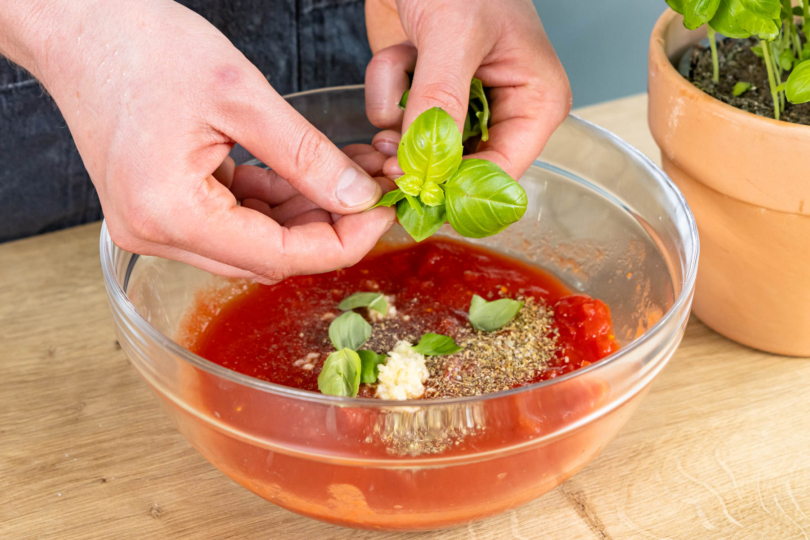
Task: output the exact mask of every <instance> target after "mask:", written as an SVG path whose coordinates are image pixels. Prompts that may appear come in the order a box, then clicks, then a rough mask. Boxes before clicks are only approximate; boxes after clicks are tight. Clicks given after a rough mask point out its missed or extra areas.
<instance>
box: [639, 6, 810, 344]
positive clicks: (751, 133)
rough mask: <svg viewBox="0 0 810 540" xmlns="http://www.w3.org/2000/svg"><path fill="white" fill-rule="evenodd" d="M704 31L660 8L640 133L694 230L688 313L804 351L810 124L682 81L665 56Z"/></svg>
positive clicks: (729, 331) (809, 333)
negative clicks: (653, 146)
mask: <svg viewBox="0 0 810 540" xmlns="http://www.w3.org/2000/svg"><path fill="white" fill-rule="evenodd" d="M704 37H706V30H705V27H704V28H703V29H702V32H701V31H700V30H697V31H689V30H686V29H685V28H684V27H683V18H682V17H681V16H680V15H678V14H676V13H675V12H674V11H672V10H667V11H666V12H665V13H664V14H663V15H662V16H661V18H660V19H659V20H658V23H657V24H656V25H655V29H654V30H653V33H652V39H651V41H650V59H649V81H648V82H649V94H650V100H649V122H650V130H651V131H652V134H653V137H654V138H655V141H656V143H658V146H659V147H660V148H661V160H662V162H663V166H664V170H665V171H666V172H667V174H669V176H670V177H671V178H672V180H673V181H674V182H675V183H676V184H677V185H678V187H679V188H680V189H681V191H682V192H683V193H684V195H685V196H686V200H687V201H688V202H689V205H690V206H691V208H692V212H693V213H694V215H695V218H696V220H697V225H698V231H699V233H700V265H699V270H698V277H697V288H696V290H695V301H694V304H693V306H692V309H693V311H694V313H695V314H696V315H697V316H698V317H699V318H700V319H701V320H702V321H703V322H704V323H706V324H707V325H708V326H710V327H711V328H713V329H714V330H716V331H717V332H719V333H721V334H723V335H724V336H726V337H729V338H731V339H733V340H735V341H738V342H740V343H742V344H744V345H748V346H750V347H754V348H757V349H762V350H765V351H770V352H774V353H779V354H787V355H796V356H810V126H801V125H796V124H789V123H787V122H779V121H776V120H773V119H770V118H763V117H760V116H756V115H754V114H751V113H748V112H744V111H741V110H739V109H736V108H734V107H731V106H730V105H726V104H725V103H723V102H721V101H719V100H717V99H714V98H712V97H710V96H709V95H707V94H705V93H703V92H701V91H700V90H698V89H697V88H695V87H694V86H693V85H692V84H690V83H689V82H688V81H687V80H686V79H684V78H683V77H682V76H681V75H680V74H679V73H678V71H677V70H676V69H675V68H674V67H673V62H677V61H678V60H679V58H680V56H681V55H682V53H683V52H684V51H685V50H686V48H687V47H688V46H689V45H692V44H694V43H697V42H698V41H700V40H701V39H703V38H704ZM721 74H722V73H721Z"/></svg>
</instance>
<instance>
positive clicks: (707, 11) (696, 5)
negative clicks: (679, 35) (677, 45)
mask: <svg viewBox="0 0 810 540" xmlns="http://www.w3.org/2000/svg"><path fill="white" fill-rule="evenodd" d="M718 7H720V0H686V1H685V2H684V10H683V25H684V26H685V27H686V28H688V29H689V30H695V29H697V28H700V27H701V26H703V25H704V24H706V23H707V22H709V21H710V20H711V19H712V17H714V14H715V13H717V8H718Z"/></svg>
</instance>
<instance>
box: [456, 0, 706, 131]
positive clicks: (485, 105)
mask: <svg viewBox="0 0 810 540" xmlns="http://www.w3.org/2000/svg"><path fill="white" fill-rule="evenodd" d="M718 1H719V0H718ZM479 103H480V107H479ZM470 108H471V109H473V112H474V114H475V118H476V119H477V121H478V122H477V125H476V126H474V127H473V131H477V132H478V133H480V134H481V140H482V141H487V140H489V130H488V126H489V101H487V95H486V93H485V92H484V83H482V82H481V81H480V80H479V79H476V78H473V80H472V83H471V84H470ZM467 116H468V117H469V113H468V114H467ZM478 133H476V135H477V134H478Z"/></svg>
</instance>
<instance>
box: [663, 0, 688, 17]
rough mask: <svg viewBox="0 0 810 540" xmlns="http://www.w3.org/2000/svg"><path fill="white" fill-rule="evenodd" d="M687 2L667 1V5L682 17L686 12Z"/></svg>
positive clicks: (678, 0)
mask: <svg viewBox="0 0 810 540" xmlns="http://www.w3.org/2000/svg"><path fill="white" fill-rule="evenodd" d="M687 1H688V0H667V5H668V6H669V7H671V8H672V10H673V11H675V12H676V13H680V14H681V15H683V13H684V11H686V2H687Z"/></svg>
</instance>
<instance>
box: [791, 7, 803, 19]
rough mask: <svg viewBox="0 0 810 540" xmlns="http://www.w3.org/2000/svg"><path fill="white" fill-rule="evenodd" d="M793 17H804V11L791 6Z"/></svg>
mask: <svg viewBox="0 0 810 540" xmlns="http://www.w3.org/2000/svg"><path fill="white" fill-rule="evenodd" d="M793 16H794V17H804V10H803V9H802V7H801V6H793Z"/></svg>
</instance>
